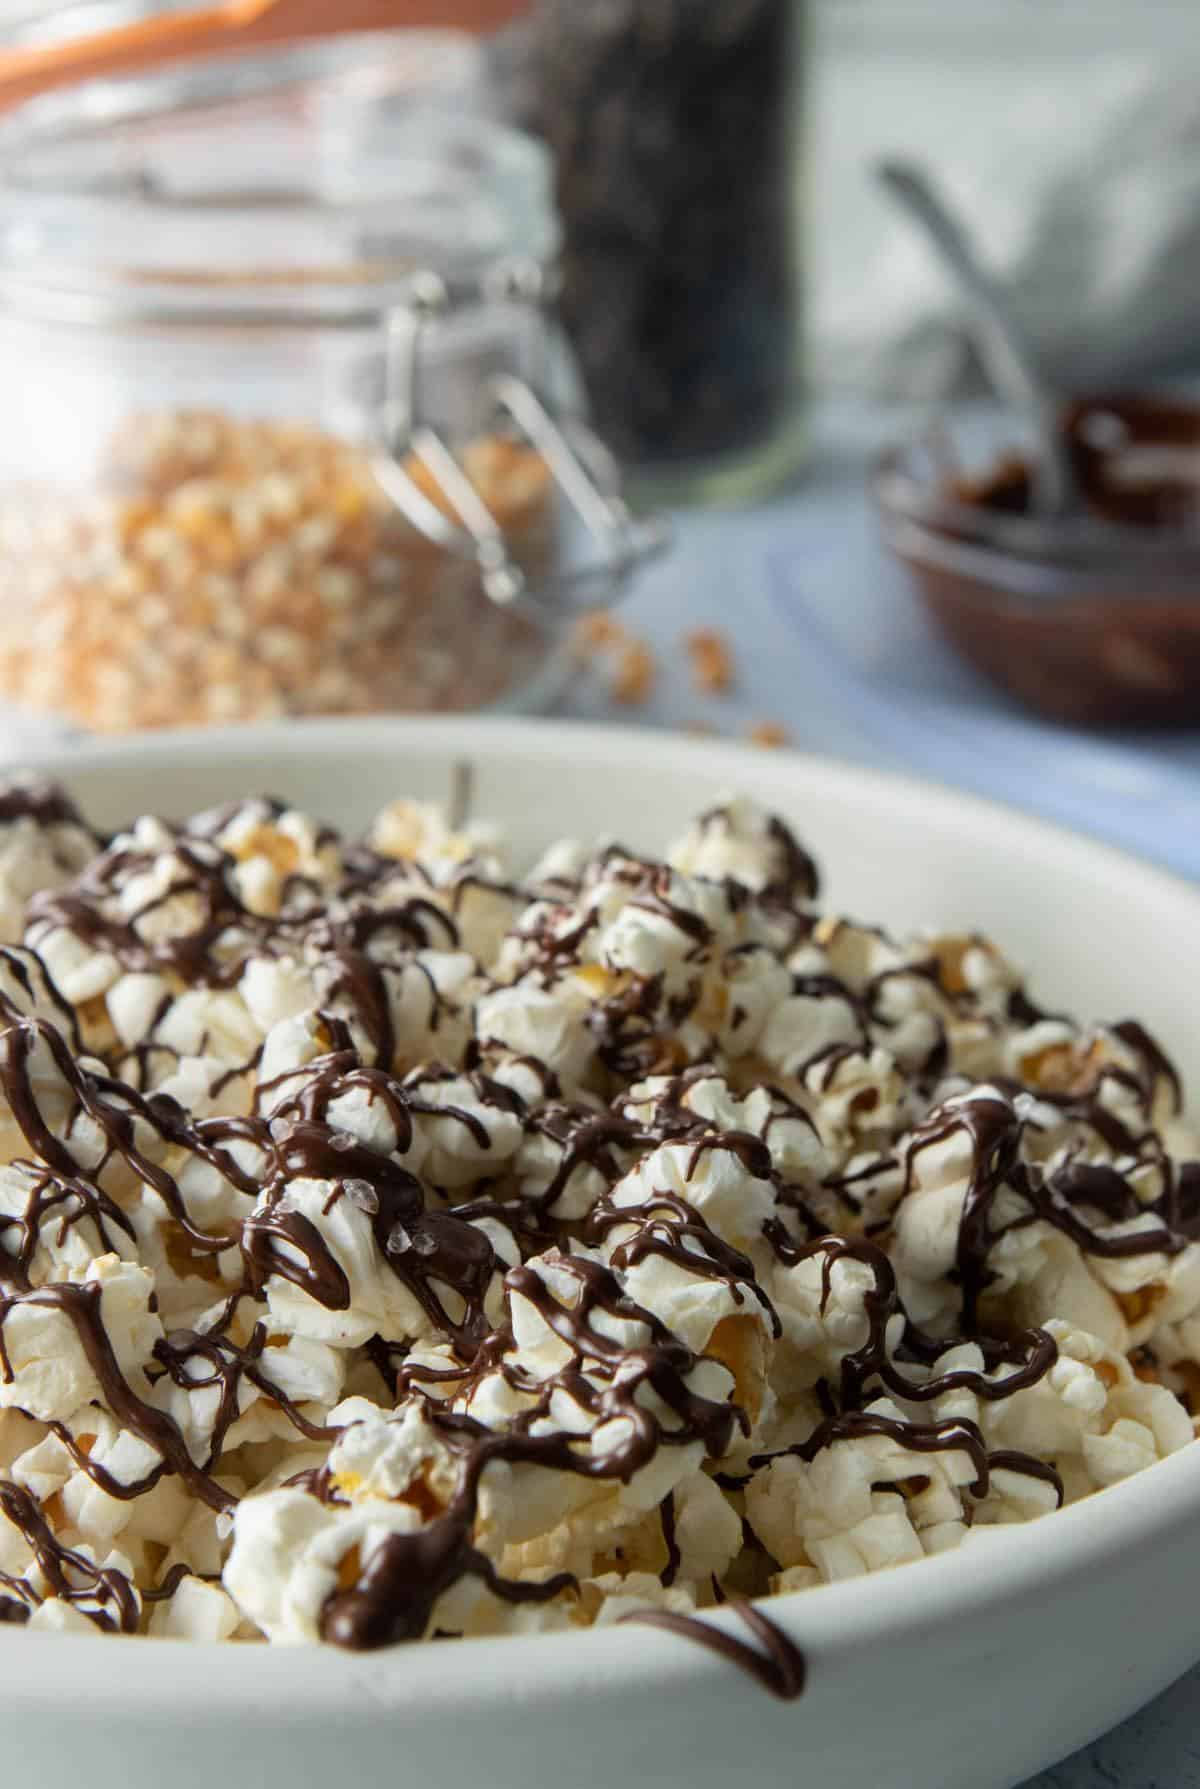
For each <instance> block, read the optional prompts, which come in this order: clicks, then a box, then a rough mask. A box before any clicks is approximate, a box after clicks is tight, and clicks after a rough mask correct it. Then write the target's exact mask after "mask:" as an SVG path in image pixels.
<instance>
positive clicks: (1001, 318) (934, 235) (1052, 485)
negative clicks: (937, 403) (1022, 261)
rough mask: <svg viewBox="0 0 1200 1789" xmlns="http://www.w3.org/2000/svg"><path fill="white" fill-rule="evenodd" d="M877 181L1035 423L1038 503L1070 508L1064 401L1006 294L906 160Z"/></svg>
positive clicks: (1007, 393) (1002, 384)
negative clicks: (940, 270) (928, 245)
mask: <svg viewBox="0 0 1200 1789" xmlns="http://www.w3.org/2000/svg"><path fill="white" fill-rule="evenodd" d="M875 173H876V177H877V179H878V180H879V182H880V184H881V185H882V186H884V187H885V188H886V189H887V191H888V192H889V193H890V194H891V196H892V198H893V199H895V200H896V201H897V203H898V204H899V205H900V206H901V208H902V209H903V210H904V211H905V212H907V214H908V215H909V217H911V218H912V219H913V220H914V221H915V222H916V223H917V224H918V225H919V226H920V227H921V229H922V230H923V232H924V234H925V235H926V237H927V238H928V239H929V240H930V241H931V242H932V243H933V245H934V247H935V248H936V249H937V251H938V255H939V258H940V260H941V262H942V265H943V266H944V268H945V269H946V271H947V272H948V273H949V274H950V276H951V278H952V279H953V281H954V284H955V287H956V289H957V291H958V292H959V294H960V295H961V296H962V297H963V298H964V299H965V300H966V303H967V307H968V323H969V325H970V327H971V329H972V332H973V334H974V336H975V341H976V345H977V347H978V349H979V352H980V355H981V356H982V358H983V361H984V364H985V366H986V367H987V370H988V374H989V376H990V378H991V380H992V383H993V385H994V386H995V388H996V390H997V391H998V392H999V393H1000V395H1001V396H1002V397H1004V398H1006V399H1007V400H1008V402H1009V403H1010V404H1012V405H1013V406H1014V408H1016V409H1018V410H1023V411H1025V412H1026V413H1027V414H1028V415H1029V417H1030V418H1031V420H1032V422H1033V424H1034V427H1035V429H1036V431H1037V437H1038V450H1039V451H1038V462H1037V465H1036V466H1035V467H1034V469H1033V470H1034V492H1033V496H1034V503H1035V506H1036V508H1037V510H1038V512H1039V514H1042V515H1061V514H1062V513H1063V511H1064V510H1066V509H1068V508H1069V507H1070V506H1071V502H1072V497H1073V492H1074V482H1075V481H1074V476H1073V471H1072V467H1071V464H1070V460H1069V458H1068V455H1067V450H1066V445H1065V443H1064V441H1063V439H1062V435H1061V433H1060V430H1059V425H1058V410H1059V401H1058V398H1057V396H1056V395H1055V393H1054V392H1053V391H1051V390H1050V388H1049V387H1048V386H1047V384H1046V382H1045V380H1044V379H1043V378H1042V375H1041V372H1040V370H1039V367H1038V358H1037V353H1036V350H1035V349H1034V348H1033V346H1032V344H1031V343H1030V341H1029V339H1028V337H1027V336H1026V334H1025V331H1024V330H1023V329H1022V328H1021V326H1020V324H1019V323H1018V322H1017V319H1016V317H1015V316H1014V315H1013V312H1012V309H1011V307H1010V304H1009V301H1008V299H1007V297H1006V295H1005V294H1004V292H1003V290H1002V288H1001V287H1000V286H998V285H997V283H996V282H995V280H993V279H992V277H991V275H990V274H989V273H988V272H987V271H986V270H985V269H984V267H983V266H982V265H981V264H980V262H979V259H978V257H977V255H976V253H975V249H974V247H973V245H972V243H971V241H970V239H969V237H968V235H967V233H966V230H965V229H964V228H963V226H962V224H961V223H960V222H959V220H958V219H957V218H956V217H955V216H954V214H953V212H952V211H951V210H950V209H949V207H948V206H947V205H946V204H945V202H944V201H943V199H942V198H941V196H940V195H939V193H938V192H937V191H936V189H935V187H934V185H933V183H932V182H931V181H930V180H929V179H928V178H927V176H926V175H925V174H924V173H922V171H921V170H920V169H919V168H917V167H916V166H914V164H913V163H911V162H907V161H898V160H888V161H882V162H879V163H878V164H877V165H876V168H875Z"/></svg>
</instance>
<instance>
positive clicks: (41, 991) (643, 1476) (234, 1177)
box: [0, 780, 1200, 1694]
mask: <svg viewBox="0 0 1200 1789" xmlns="http://www.w3.org/2000/svg"><path fill="white" fill-rule="evenodd" d="M817 892H818V876H817V871H816V868H815V866H814V864H813V862H812V860H811V858H810V857H809V856H808V854H807V852H806V851H805V850H804V849H803V848H802V847H801V846H800V845H799V844H798V842H797V841H796V840H795V838H794V837H793V836H792V834H791V833H790V832H789V830H788V829H787V827H786V826H784V824H783V823H782V822H781V821H779V820H777V819H775V818H773V817H771V816H769V815H766V814H763V813H761V812H760V811H759V810H758V809H757V808H755V807H754V806H753V804H751V803H748V802H745V801H742V800H730V801H723V802H721V803H719V804H718V805H717V806H715V807H714V808H712V809H711V810H710V811H709V812H708V813H706V814H705V815H703V816H702V817H701V818H700V819H699V820H698V821H697V822H696V823H695V825H694V826H693V827H692V828H691V829H690V831H689V832H688V833H687V834H686V835H685V836H684V837H683V838H682V839H681V840H680V841H679V842H678V843H677V844H676V845H675V846H674V847H673V849H672V850H671V851H670V852H669V853H668V854H667V857H666V859H665V861H662V862H657V861H647V860H644V859H642V858H640V857H637V856H636V855H634V854H632V853H630V852H629V851H627V850H625V849H624V848H622V847H620V846H618V845H615V844H610V845H607V846H604V847H602V848H599V849H597V850H595V851H590V852H589V851H588V850H587V849H586V848H585V847H583V846H581V845H578V844H576V843H574V842H570V841H565V842H563V843H561V844H559V845H557V846H555V847H553V848H552V849H551V850H550V851H549V852H547V853H546V855H545V856H544V857H543V858H542V860H541V861H540V863H538V864H537V865H536V866H533V867H532V868H531V869H529V870H528V871H527V872H525V874H524V875H523V876H522V874H521V872H520V870H519V869H514V868H513V867H512V866H511V865H510V864H509V863H508V862H507V860H506V856H505V852H504V849H503V845H502V842H501V841H500V840H499V839H498V838H497V837H496V835H495V834H494V832H493V831H491V830H489V829H485V828H481V827H479V826H474V825H472V826H470V827H459V828H457V829H455V828H452V827H450V826H449V825H448V823H447V822H446V821H445V819H444V818H443V817H442V815H441V814H440V813H439V812H438V811H437V810H435V809H431V808H428V807H426V806H422V805H421V804H418V803H412V802H402V801H398V802H395V803H392V804H391V805H390V806H389V807H388V808H386V809H385V810H384V812H383V813H382V814H381V815H380V816H379V817H378V819H377V820H376V822H375V823H374V825H373V827H372V828H371V829H370V832H369V833H368V836H367V839H366V841H365V842H364V843H355V842H352V841H346V840H343V839H342V838H340V837H339V836H338V835H337V834H336V833H335V832H333V831H332V830H331V829H330V828H328V827H325V826H322V825H320V824H318V823H317V822H316V821H314V820H313V819H312V818H311V817H310V816H308V815H305V814H304V813H302V812H299V811H297V810H295V809H293V808H289V807H286V806H285V805H284V804H282V803H279V802H273V801H268V800H266V799H258V798H256V799H252V800H244V801H239V802H234V803H232V804H231V805H229V806H228V807H225V808H222V809H220V810H217V811H213V812H209V813H206V814H201V815H197V816H195V817H193V818H192V819H191V820H187V821H184V822H182V823H177V822H176V823H172V822H166V821H163V820H160V819H156V818H152V817H145V816H144V817H141V818H139V819H137V820H135V821H134V822H133V823H132V824H131V825H130V826H129V827H128V828H127V829H126V830H125V831H123V832H121V833H119V834H118V835H117V836H116V837H115V838H114V839H112V840H111V841H109V842H107V843H106V842H105V841H104V840H102V839H101V838H100V837H99V835H97V834H96V833H94V832H93V831H92V830H91V829H90V828H89V827H87V825H86V824H85V823H84V821H83V820H82V819H81V818H80V816H79V815H78V814H77V813H76V812H75V810H74V809H73V807H72V806H71V803H70V801H69V800H68V798H67V797H66V796H65V795H64V794H62V793H61V792H60V791H58V790H54V789H49V788H46V787H44V786H42V785H38V784H35V783H32V782H30V781H27V780H25V781H16V782H14V783H13V784H12V785H11V786H10V787H9V788H8V789H7V790H4V791H0V924H3V925H4V927H5V931H4V938H5V942H4V943H3V944H0V1620H3V1621H5V1622H13V1623H23V1624H25V1625H28V1626H29V1627H32V1628H42V1629H48V1630H52V1631H56V1632H75V1631H78V1632H88V1633H92V1632H95V1631H97V1630H100V1631H119V1632H121V1633H128V1634H133V1633H145V1634H151V1635H156V1636H160V1637H165V1638H179V1639H192V1640H204V1641H221V1642H224V1641H230V1640H235V1641H239V1642H242V1641H246V1640H252V1639H256V1638H257V1639H264V1638H265V1639H266V1640H268V1641H272V1642H279V1643H297V1642H314V1641H322V1640H324V1641H329V1642H332V1643H335V1644H339V1645H343V1646H349V1647H356V1648H361V1647H371V1646H378V1645H383V1644H387V1643H392V1642H398V1641H418V1640H422V1639H426V1638H431V1637H434V1636H446V1635H467V1634H473V1635H474V1634H497V1633H507V1634H516V1633H523V1632H529V1631H533V1630H543V1631H544V1630H556V1631H557V1630H562V1631H567V1630H573V1629H578V1628H581V1627H587V1626H590V1625H593V1624H599V1625H603V1624H606V1623H610V1622H613V1621H618V1620H624V1619H627V1618H629V1617H630V1616H631V1615H634V1614H636V1615H639V1616H641V1615H643V1614H644V1615H645V1616H646V1618H647V1619H650V1620H652V1621H654V1622H655V1623H656V1624H657V1625H659V1626H663V1627H667V1628H670V1629H672V1631H676V1632H692V1635H693V1637H701V1638H703V1640H704V1643H705V1644H709V1645H714V1646H717V1647H718V1649H719V1650H724V1651H725V1652H726V1655H727V1656H730V1657H733V1656H737V1649H736V1646H735V1644H734V1643H733V1642H732V1641H730V1640H729V1638H728V1636H727V1635H726V1636H724V1637H723V1638H722V1637H721V1636H719V1635H718V1636H717V1637H716V1638H714V1630H712V1629H709V1628H706V1629H703V1630H701V1632H700V1634H699V1636H697V1634H696V1633H695V1632H693V1629H692V1627H690V1626H689V1623H693V1622H694V1616H695V1613H696V1612H697V1611H705V1610H707V1609H710V1608H711V1607H713V1606H714V1605H715V1604H716V1603H718V1602H721V1601H723V1600H725V1599H726V1598H727V1597H728V1598H734V1599H738V1598H744V1597H748V1596H756V1595H765V1594H769V1593H770V1592H772V1591H785V1590H803V1589H807V1588H810V1587H812V1586H813V1585H816V1584H820V1583H826V1582H830V1581H834V1580H838V1579H842V1578H846V1577H853V1576H860V1575H863V1574H865V1573H868V1572H873V1571H878V1570H881V1569H883V1568H885V1567H890V1566H895V1565H900V1564H903V1563H906V1562H911V1561H916V1560H919V1559H923V1558H925V1557H927V1556H930V1555H933V1554H936V1553H941V1552H944V1551H946V1550H947V1549H949V1548H952V1547H957V1546H961V1545H970V1544H971V1543H972V1537H973V1536H974V1535H975V1534H977V1533H978V1532H979V1531H981V1530H982V1529H984V1528H988V1527H993V1528H994V1527H999V1526H1004V1525H1008V1524H1012V1523H1015V1522H1023V1521H1028V1520H1031V1519H1034V1518H1036V1517H1039V1516H1041V1515H1043V1514H1045V1513H1047V1512H1048V1511H1051V1510H1053V1509H1055V1508H1056V1507H1058V1506H1059V1505H1061V1504H1062V1503H1064V1502H1069V1501H1074V1500H1075V1499H1077V1498H1080V1497H1084V1496H1088V1495H1091V1494H1093V1493H1095V1492H1097V1491H1100V1490H1102V1489H1103V1488H1104V1487H1106V1486H1108V1485H1111V1484H1113V1483H1115V1482H1116V1481H1118V1480H1120V1479H1122V1478H1125V1477H1128V1476H1129V1475H1130V1474H1132V1473H1134V1472H1138V1471H1141V1470H1142V1469H1143V1468H1145V1467H1146V1466H1149V1465H1151V1464H1153V1463H1154V1461H1156V1460H1158V1459H1161V1458H1163V1457H1164V1456H1165V1455H1167V1454H1169V1453H1172V1452H1174V1451H1176V1450H1177V1449H1178V1448H1180V1447H1182V1446H1184V1445H1186V1444H1187V1442H1188V1441H1189V1440H1190V1439H1191V1438H1192V1436H1193V1432H1194V1422H1195V1419H1196V1417H1197V1416H1200V1411H1197V1409H1196V1400H1197V1398H1198V1397H1200V1159H1196V1158H1197V1155H1198V1154H1200V1152H1198V1151H1197V1150H1196V1146H1195V1142H1194V1139H1193V1138H1192V1136H1191V1134H1190V1132H1189V1130H1188V1128H1187V1125H1186V1122H1185V1121H1184V1119H1183V1118H1182V1116H1181V1111H1180V1107H1181V1101H1180V1091H1179V1087H1178V1082H1177V1080H1176V1077H1175V1075H1174V1071H1173V1070H1172V1069H1171V1066H1170V1064H1169V1063H1168V1062H1167V1060H1166V1058H1165V1057H1164V1056H1163V1054H1162V1052H1161V1050H1160V1049H1159V1047H1158V1046H1157V1044H1155V1042H1154V1040H1153V1039H1152V1038H1150V1037H1149V1035H1148V1034H1147V1033H1146V1032H1145V1031H1144V1029H1143V1028H1142V1027H1141V1026H1140V1025H1138V1024H1137V1023H1136V1022H1134V1021H1132V1020H1122V1021H1119V1022H1117V1023H1113V1024H1107V1025H1105V1024H1092V1025H1087V1026H1082V1025H1079V1024H1076V1023H1075V1022H1074V1021H1073V1020H1071V1019H1068V1018H1066V1017H1063V1016H1062V1015H1057V1014H1047V1013H1043V1012H1041V1011H1040V1010H1039V1009H1038V1008H1037V1007H1036V1006H1035V1005H1034V1003H1033V1002H1032V1000H1031V999H1030V997H1029V995H1028V994H1027V993H1026V992H1025V990H1024V988H1023V985H1022V982H1021V978H1020V975H1019V973H1018V972H1017V970H1016V969H1015V967H1014V966H1013V965H1011V964H1010V963H1008V962H1007V961H1006V960H1005V958H1004V957H1003V955H1002V954H1001V952H1000V951H999V950H998V948H997V947H996V946H995V945H994V944H993V943H991V942H990V941H989V940H987V939H984V938H981V937H976V936H969V935H960V934H950V933H937V932H926V933H922V934H919V935H917V936H914V937H912V938H908V939H900V938H892V937H889V936H888V935H887V934H886V933H885V932H883V931H881V930H879V929H876V928H873V927H869V926H865V925H862V924H860V923H858V922H856V921H853V920H850V919H848V918H845V917H842V916H838V915H822V914H821V913H820V912H819V911H818V909H817V906H816V897H817ZM739 1607H741V1608H742V1609H743V1616H744V1619H749V1617H746V1616H745V1613H744V1611H745V1605H742V1604H739ZM751 1613H752V1615H753V1620H752V1621H751V1626H752V1628H753V1631H754V1633H755V1635H756V1637H757V1638H758V1640H759V1641H760V1642H762V1643H766V1644H768V1646H770V1644H771V1642H770V1638H769V1630H768V1629H767V1628H765V1627H764V1626H763V1625H762V1618H761V1616H760V1615H758V1614H756V1613H754V1612H751ZM755 1622H757V1623H758V1625H757V1626H755V1625H754V1624H755ZM743 1650H744V1649H743ZM741 1662H743V1663H745V1662H746V1660H745V1659H742V1660H741ZM761 1665H762V1659H761V1657H760V1658H759V1660H758V1665H756V1666H754V1667H753V1668H755V1669H758V1668H759V1666H761ZM772 1668H773V1669H777V1672H782V1673H783V1675H782V1676H781V1677H780V1678H779V1681H780V1683H782V1684H784V1686H785V1688H786V1687H787V1686H788V1685H790V1686H791V1688H787V1693H789V1694H791V1693H794V1692H795V1686H796V1684H797V1683H798V1681H799V1679H798V1677H797V1670H798V1668H799V1667H798V1666H797V1664H796V1660H795V1659H792V1660H791V1661H790V1662H789V1661H787V1660H785V1659H784V1658H783V1655H782V1654H781V1653H779V1652H778V1649H776V1654H775V1666H774V1667H772ZM764 1669H765V1667H764ZM761 1674H762V1671H761V1670H760V1675H761ZM780 1693H783V1692H782V1691H781V1692H780Z"/></svg>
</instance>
